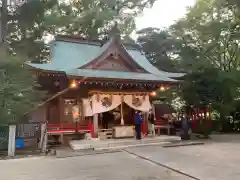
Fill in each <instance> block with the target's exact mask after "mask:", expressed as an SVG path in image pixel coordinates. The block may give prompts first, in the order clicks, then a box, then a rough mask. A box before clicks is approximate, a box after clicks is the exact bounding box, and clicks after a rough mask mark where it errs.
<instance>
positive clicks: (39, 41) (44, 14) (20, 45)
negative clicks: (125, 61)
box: [8, 0, 155, 61]
mask: <svg viewBox="0 0 240 180" xmlns="http://www.w3.org/2000/svg"><path fill="white" fill-rule="evenodd" d="M154 1H155V0H147V1H145V0H70V1H58V0H39V1H34V0H30V1H27V3H25V4H23V5H22V6H20V7H17V8H15V9H14V10H13V11H12V12H11V13H10V14H9V19H8V27H9V28H8V42H9V44H10V47H11V48H10V50H11V52H12V53H17V54H20V53H21V54H24V55H26V56H27V57H30V58H34V59H37V60H40V61H42V60H46V55H47V54H48V49H47V46H46V44H44V38H43V37H44V36H47V35H57V34H63V35H77V36H80V37H83V38H84V37H85V38H90V39H104V38H106V37H107V36H108V31H109V30H110V29H111V27H112V25H113V23H114V22H115V21H116V22H118V28H119V29H120V31H121V35H122V38H123V39H124V40H125V41H131V38H130V34H131V33H132V31H133V30H134V29H135V21H134V18H135V17H136V16H137V15H138V14H139V13H141V12H142V11H143V9H144V8H145V7H151V5H152V4H153V3H154Z"/></svg>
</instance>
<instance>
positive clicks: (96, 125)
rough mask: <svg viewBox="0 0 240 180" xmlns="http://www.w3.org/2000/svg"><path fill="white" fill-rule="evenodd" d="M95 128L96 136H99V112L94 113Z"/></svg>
mask: <svg viewBox="0 0 240 180" xmlns="http://www.w3.org/2000/svg"><path fill="white" fill-rule="evenodd" d="M93 128H94V135H95V137H97V136H98V114H94V115H93Z"/></svg>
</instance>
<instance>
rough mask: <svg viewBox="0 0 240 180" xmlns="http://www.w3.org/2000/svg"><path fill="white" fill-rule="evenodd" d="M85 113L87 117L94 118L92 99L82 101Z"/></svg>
mask: <svg viewBox="0 0 240 180" xmlns="http://www.w3.org/2000/svg"><path fill="white" fill-rule="evenodd" d="M82 104H83V113H84V116H85V117H89V116H93V110H92V100H91V99H90V98H86V99H82Z"/></svg>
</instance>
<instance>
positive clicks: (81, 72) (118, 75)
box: [66, 69, 177, 82]
mask: <svg viewBox="0 0 240 180" xmlns="http://www.w3.org/2000/svg"><path fill="white" fill-rule="evenodd" d="M66 74H67V75H69V76H80V77H89V78H109V79H124V80H128V79H129V80H146V81H164V82H177V80H173V79H170V78H168V77H164V76H158V75H154V74H149V73H136V72H118V71H103V70H92V69H73V70H70V71H66Z"/></svg>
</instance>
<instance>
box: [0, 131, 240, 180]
mask: <svg viewBox="0 0 240 180" xmlns="http://www.w3.org/2000/svg"><path fill="white" fill-rule="evenodd" d="M239 152H240V136H239V135H223V136H216V137H214V138H213V140H210V141H207V142H206V143H205V144H204V145H196V146H182V147H171V148H163V147H160V146H146V147H135V148H127V149H125V150H123V151H122V152H115V153H106V154H97V155H87V156H76V157H69V158H55V157H51V156H50V157H32V158H23V159H12V160H2V161H0V166H1V169H0V173H1V179H7V180H16V179H17V180H45V179H48V180H115V179H116V180H117V179H119V180H120V179H124V180H191V179H201V180H229V179H231V180H239V179H240V172H239V166H240V156H239ZM163 166H167V167H170V168H172V169H174V170H176V171H179V172H181V173H185V174H188V175H190V176H193V177H195V178H190V177H189V176H185V175H183V174H181V173H178V172H176V171H173V170H171V169H169V168H166V167H163Z"/></svg>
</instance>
